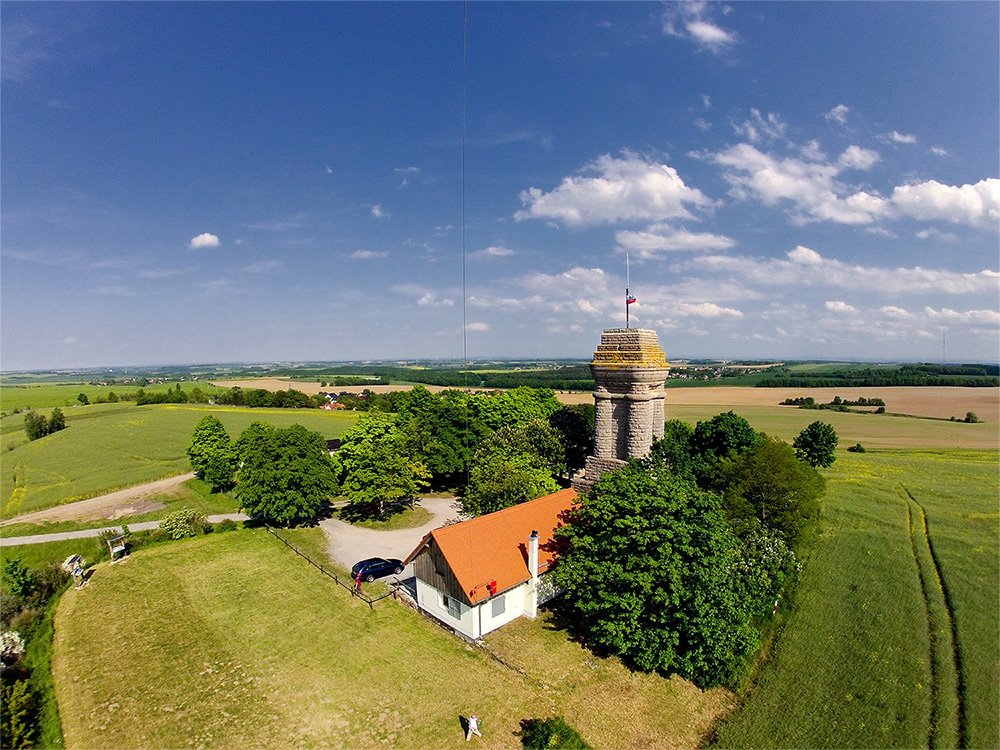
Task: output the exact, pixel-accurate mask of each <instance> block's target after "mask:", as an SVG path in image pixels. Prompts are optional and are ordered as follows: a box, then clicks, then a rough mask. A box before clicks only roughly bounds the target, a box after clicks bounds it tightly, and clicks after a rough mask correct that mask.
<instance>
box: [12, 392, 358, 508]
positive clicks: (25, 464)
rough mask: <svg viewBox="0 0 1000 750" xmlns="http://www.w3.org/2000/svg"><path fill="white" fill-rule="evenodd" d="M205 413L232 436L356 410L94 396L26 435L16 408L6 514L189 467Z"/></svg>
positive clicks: (338, 428)
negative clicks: (57, 426) (255, 426)
mask: <svg viewBox="0 0 1000 750" xmlns="http://www.w3.org/2000/svg"><path fill="white" fill-rule="evenodd" d="M206 414H214V415H215V416H217V417H218V418H219V419H220V420H221V421H222V423H223V424H224V425H225V427H226V430H227V431H228V432H229V434H230V436H231V437H233V438H234V439H235V438H236V437H238V436H239V434H240V432H242V431H243V430H244V429H245V428H246V427H247V426H248V425H249V424H250V423H251V422H254V421H261V422H269V423H271V424H274V425H277V426H278V427H287V426H289V425H291V424H296V423H297V424H301V425H303V426H304V427H306V428H308V429H310V430H315V431H316V432H319V433H321V434H322V435H323V436H324V437H326V438H334V437H339V436H340V435H342V434H343V433H344V431H345V430H347V429H349V428H350V427H351V426H352V425H353V424H354V422H355V421H356V419H357V416H358V415H357V413H354V412H342V411H341V412H334V411H323V410H319V409H246V408H239V407H226V406H208V405H200V404H156V405H149V406H136V405H135V404H131V403H119V404H97V405H93V406H85V407H81V408H79V409H68V410H67V411H66V424H67V428H66V429H65V430H62V431H60V432H57V433H54V434H52V435H47V436H46V437H44V438H41V439H39V440H35V441H31V442H28V441H27V440H26V438H25V436H24V418H23V415H20V414H15V415H12V416H8V417H5V418H4V419H3V420H2V421H0V446H2V453H0V456H2V469H0V497H2V504H0V514H2V516H3V517H4V518H5V519H7V518H10V517H11V516H14V515H17V514H19V513H27V512H28V511H32V510H39V509H42V508H49V507H53V506H56V505H62V504H64V503H70V502H73V501H75V500H82V499H85V498H88V497H95V496H97V495H101V494H104V493H106V492H112V491H114V490H118V489H122V488H124V487H131V486H133V485H137V484H143V483H145V482H151V481H153V480H156V479H162V478H164V477H169V476H174V475H176V474H183V473H185V472H187V471H190V467H189V463H188V457H187V454H186V453H185V451H186V449H187V446H188V444H189V443H190V442H191V433H192V431H193V430H194V427H195V425H196V424H197V423H198V420H200V419H201V418H202V417H204V416H205V415H206Z"/></svg>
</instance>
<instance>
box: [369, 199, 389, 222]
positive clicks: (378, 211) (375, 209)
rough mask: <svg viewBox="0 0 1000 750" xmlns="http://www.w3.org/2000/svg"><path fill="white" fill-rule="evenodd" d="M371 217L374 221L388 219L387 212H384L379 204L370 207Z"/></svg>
mask: <svg viewBox="0 0 1000 750" xmlns="http://www.w3.org/2000/svg"><path fill="white" fill-rule="evenodd" d="M372 216H374V217H375V218H376V219H388V218H389V212H388V211H386V210H385V209H384V208H382V204H381V203H376V204H375V205H374V206H372Z"/></svg>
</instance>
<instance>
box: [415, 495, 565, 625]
mask: <svg viewBox="0 0 1000 750" xmlns="http://www.w3.org/2000/svg"><path fill="white" fill-rule="evenodd" d="M576 497H577V494H576V492H575V491H574V490H571V489H568V490H561V491H560V492H556V493H555V494H553V495H546V496H545V497H540V498H538V499H536V500H531V501H529V502H526V503H521V504H520V505H515V506H514V507H512V508H506V509H504V510H500V511H497V512H496V513H489V514H487V515H485V516H479V517H478V518H472V519H469V520H468V521H462V522H461V523H456V524H452V525H451V526H442V527H441V528H438V529H434V530H433V531H431V532H430V533H429V534H427V535H426V536H425V537H424V538H423V539H421V540H420V544H418V545H417V547H416V549H414V550H413V551H412V552H411V553H410V555H409V556H408V557H407V558H406V561H405V562H406V563H407V564H408V563H410V562H413V569H414V574H415V575H416V579H417V605H418V606H419V607H420V608H421V609H422V610H423V611H424V612H426V613H427V614H429V615H431V616H432V617H434V618H436V619H438V620H440V621H441V622H443V623H444V624H446V625H447V626H449V627H450V628H452V629H453V630H455V631H456V632H458V633H460V634H462V635H464V636H466V637H467V638H480V637H482V636H484V635H486V634H487V633H489V632H490V631H492V630H496V629H497V628H499V627H500V626H501V625H506V624H507V623H508V622H510V621H511V620H514V619H515V618H517V617H522V616H524V617H535V615H536V614H537V611H538V605H539V604H544V603H545V602H547V601H548V600H549V599H551V598H552V597H554V596H555V595H556V594H558V593H559V591H558V590H557V589H556V588H555V585H554V584H553V582H552V581H551V577H550V571H551V570H552V568H553V567H554V565H555V563H556V561H557V559H558V556H559V555H558V550H557V543H556V542H555V540H554V538H553V531H554V530H555V529H556V528H557V527H558V526H560V525H562V524H564V523H565V514H566V513H567V512H568V511H569V510H570V509H572V507H573V505H574V503H575V501H576Z"/></svg>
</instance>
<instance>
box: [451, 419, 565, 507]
mask: <svg viewBox="0 0 1000 750" xmlns="http://www.w3.org/2000/svg"><path fill="white" fill-rule="evenodd" d="M564 455H565V452H564V450H563V447H562V443H561V442H560V440H559V433H558V432H557V431H556V430H555V429H553V428H552V427H550V426H549V424H548V422H546V421H545V420H544V419H536V420H532V421H530V422H525V423H524V424H521V425H515V426H510V427H501V428H500V429H499V430H497V431H496V432H494V433H493V434H492V435H490V436H489V437H488V438H486V439H485V440H484V441H483V444H482V445H481V446H480V448H479V450H478V451H476V456H475V460H474V461H473V466H472V472H471V474H470V476H469V484H468V486H467V487H466V488H465V492H464V493H463V495H462V510H463V511H464V512H465V513H466V514H467V515H470V516H479V515H483V514H485V513H492V512H494V511H497V510H502V509H503V508H509V507H511V506H512V505H517V504H519V503H523V502H526V501H528V500H534V499H535V498H536V497H541V496H542V495H548V494H550V493H552V492H556V491H557V490H558V489H559V485H558V484H557V483H556V481H555V479H554V478H553V474H555V473H558V472H559V471H560V470H561V469H562V468H563V467H564V466H565V459H564Z"/></svg>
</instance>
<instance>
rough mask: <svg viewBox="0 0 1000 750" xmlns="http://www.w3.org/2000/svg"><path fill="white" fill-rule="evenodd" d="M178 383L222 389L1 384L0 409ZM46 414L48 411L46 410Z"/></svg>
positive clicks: (48, 405)
mask: <svg viewBox="0 0 1000 750" xmlns="http://www.w3.org/2000/svg"><path fill="white" fill-rule="evenodd" d="M178 385H180V387H181V390H182V391H184V392H185V393H188V394H190V393H191V391H192V390H194V389H195V388H200V389H201V390H202V392H203V393H205V395H208V394H212V393H220V392H221V391H222V390H223V389H222V388H216V387H215V386H213V385H211V384H210V383H208V382H202V381H185V382H183V383H178V382H169V383H159V384H156V385H145V386H142V385H139V384H138V383H130V384H123V385H111V386H106V385H89V384H88V383H37V384H26V385H10V384H8V383H4V384H3V387H2V388H0V409H3V411H5V412H8V413H10V412H12V411H14V410H15V409H19V410H20V409H36V410H39V411H47V410H51V409H53V408H54V407H56V406H58V407H60V408H65V407H67V406H73V405H75V404H77V403H78V401H77V397H78V396H79V395H80V394H81V393H83V394H85V395H86V396H87V398H88V399H89V400H90V402H91V403H94V404H96V403H97V400H98V399H107V398H108V394H109V393H111V392H112V391H114V393H115V394H116V395H118V396H119V397H120V396H122V395H124V394H126V393H135V392H136V391H138V390H139V389H140V388H142V390H144V391H145V392H146V393H160V392H163V391H167V390H171V389H173V388H175V387H176V386H178ZM46 416H48V414H47V413H46Z"/></svg>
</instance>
